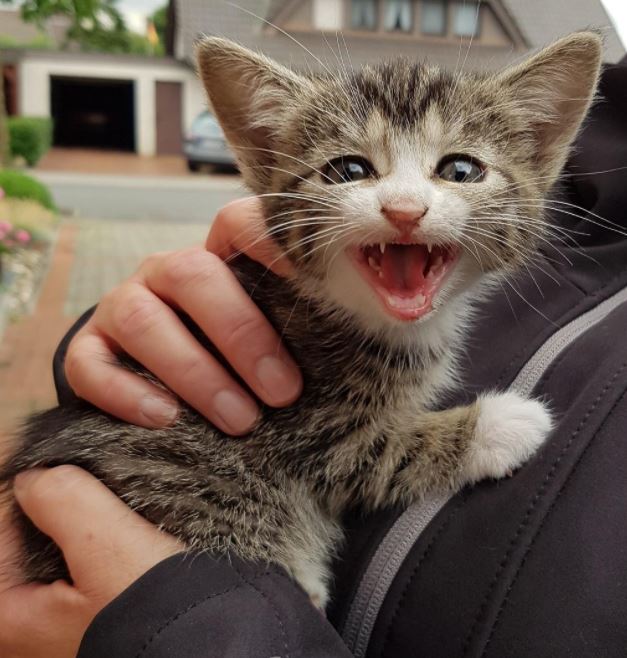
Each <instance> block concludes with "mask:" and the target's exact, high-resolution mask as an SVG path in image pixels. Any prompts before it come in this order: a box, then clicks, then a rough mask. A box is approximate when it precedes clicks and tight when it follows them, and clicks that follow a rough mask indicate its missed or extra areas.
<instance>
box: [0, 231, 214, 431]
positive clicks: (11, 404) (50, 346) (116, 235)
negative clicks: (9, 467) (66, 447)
mask: <svg viewBox="0 0 627 658" xmlns="http://www.w3.org/2000/svg"><path fill="white" fill-rule="evenodd" d="M206 230H207V228H206V226H200V225H197V224H180V223H176V224H167V223H161V224H159V226H158V229H157V230H156V229H155V225H154V224H153V223H151V222H140V221H133V222H122V221H102V220H86V219H85V220H72V221H65V222H64V223H63V224H62V225H61V228H60V231H59V235H58V239H57V242H56V245H55V249H54V252H53V255H52V259H51V263H50V269H49V271H48V273H47V275H46V278H45V281H44V284H43V286H42V289H41V291H40V296H39V299H38V301H37V304H36V307H35V310H34V313H33V314H32V315H31V316H27V317H23V318H21V319H20V320H19V321H17V322H16V323H14V324H11V325H9V326H8V327H7V329H6V331H5V333H4V336H2V337H1V339H0V341H1V342H0V439H2V437H3V436H6V435H8V434H9V433H10V430H11V429H12V428H14V427H15V426H16V423H17V422H18V421H19V419H20V418H23V417H24V416H25V415H27V414H29V413H31V412H33V411H36V410H39V409H45V408H46V407H49V406H52V405H54V404H55V401H56V396H55V391H54V385H53V380H52V356H53V354H54V351H55V349H56V346H57V345H58V343H59V341H60V340H61V338H62V337H63V335H64V334H65V332H66V331H67V330H68V329H69V327H70V326H71V325H72V323H73V322H74V320H75V319H76V318H77V317H78V316H79V315H80V314H81V313H82V311H84V310H85V309H86V308H89V307H90V306H92V305H93V304H94V303H96V302H97V301H98V299H100V297H102V295H103V294H104V293H105V292H106V291H107V290H109V289H110V288H112V287H114V286H115V285H117V284H118V283H119V282H121V281H122V280H124V279H125V278H126V277H128V276H129V275H130V274H131V273H132V272H133V271H134V270H135V269H136V268H137V266H138V265H139V263H140V262H141V260H142V258H144V257H145V256H147V255H148V254H150V253H154V252H156V251H164V250H171V249H179V248H181V247H184V246H189V245H192V244H198V243H202V241H203V239H204V237H205V233H206Z"/></svg>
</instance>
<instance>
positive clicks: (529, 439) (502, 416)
mask: <svg viewBox="0 0 627 658" xmlns="http://www.w3.org/2000/svg"><path fill="white" fill-rule="evenodd" d="M552 427H553V423H552V420H551V414H550V413H549V411H548V409H547V408H546V406H545V405H544V404H543V403H542V402H539V401H538V400H529V399H528V398H524V397H521V396H520V395H518V394H517V393H493V394H489V395H485V396H482V397H481V398H480V399H479V418H478V420H477V426H476V428H475V436H474V437H473V440H472V442H471V444H470V446H469V448H468V454H467V456H466V463H465V467H464V476H465V479H466V481H467V482H477V481H479V480H483V479H484V478H487V477H491V478H502V477H503V476H505V475H510V474H511V473H512V471H513V470H515V469H517V468H518V467H519V466H522V464H524V463H525V462H526V461H527V460H528V459H530V458H531V456H532V455H533V454H534V453H535V452H536V451H537V450H538V448H539V447H540V446H541V445H542V444H543V443H544V441H545V440H546V438H547V436H548V435H549V433H550V431H551V429H552Z"/></svg>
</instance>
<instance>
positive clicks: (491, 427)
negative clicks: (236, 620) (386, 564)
mask: <svg viewBox="0 0 627 658" xmlns="http://www.w3.org/2000/svg"><path fill="white" fill-rule="evenodd" d="M600 58H601V41H600V38H599V37H598V36H597V35H596V34H593V33H586V32H584V33H577V34H573V35H571V36H569V37H566V38H564V39H562V40H560V41H558V42H557V43H555V44H553V45H552V46H550V47H548V48H547V49H545V50H543V51H542V52H540V53H539V54H537V55H535V56H534V57H531V58H530V59H528V60H527V61H525V62H523V63H521V64H518V65H516V66H514V67H512V68H509V69H507V70H505V71H503V72H501V73H497V74H466V73H461V72H457V73H455V74H451V73H448V72H446V71H442V70H440V69H438V68H434V67H430V66H426V65H424V64H416V63H412V62H408V61H404V60H398V61H392V62H389V63H384V64H381V65H378V66H372V67H371V66H368V67H365V68H363V69H362V70H360V71H356V72H346V71H345V72H342V73H341V74H336V75H331V74H326V73H323V74H321V75H318V76H304V75H301V74H298V73H295V72H292V71H290V70H288V69H286V68H284V67H282V66H280V65H278V64H276V63H274V62H272V61H270V60H268V59H266V58H265V57H262V56H260V55H257V54H254V53H252V52H250V51H248V50H246V49H245V48H242V47H240V46H238V45H236V44H234V43H231V42H229V41H226V40H224V39H220V38H207V39H205V40H204V41H203V42H202V43H200V45H199V49H198V59H199V66H200V71H201V74H202V78H203V81H204V83H205V86H206V89H207V92H208V95H209V98H210V101H211V104H212V106H213V108H214V111H215V112H216V114H217V116H218V118H219V120H220V122H221V124H222V126H223V128H224V131H225V134H226V136H227V138H228V140H229V143H230V144H231V146H232V147H233V149H234V151H235V152H236V153H237V157H238V161H239V164H240V167H241V170H242V173H243V176H244V179H245V181H246V183H247V184H248V186H249V187H250V189H251V190H252V191H253V192H255V193H256V194H259V195H260V196H261V200H262V204H263V209H264V213H265V218H266V220H265V221H266V225H267V229H268V230H267V232H268V234H269V235H272V236H273V237H274V239H275V240H276V241H277V242H278V243H279V244H280V245H281V247H282V248H283V249H284V251H285V253H286V254H288V256H289V257H290V258H291V260H292V262H293V264H294V265H295V268H296V271H297V275H296V277H295V278H294V279H293V280H289V281H288V280H282V279H279V278H278V277H276V276H274V275H273V274H272V273H270V272H267V271H266V270H265V269H264V268H262V267H261V266H260V265H258V264H257V263H254V262H252V261H250V260H248V259H247V258H245V257H239V258H238V259H237V260H236V261H234V262H233V264H232V266H233V270H234V272H235V273H236V274H237V276H238V277H239V279H240V281H241V282H242V284H243V285H244V287H245V288H246V289H247V290H248V292H249V294H250V295H251V296H252V297H253V299H254V300H255V302H256V303H257V304H258V305H259V306H260V307H261V308H262V309H263V311H264V312H265V313H266V314H267V315H268V317H269V318H270V320H271V321H272V322H273V324H274V326H275V327H276V328H277V329H278V331H279V332H280V333H281V335H282V336H283V338H284V340H285V342H286V344H287V345H288V346H289V348H290V350H291V351H292V353H293V354H294V356H295V358H296V360H297V361H298V363H299V364H300V365H301V367H302V370H303V374H304V381H305V389H304V393H303V395H302V397H301V398H300V399H299V400H298V401H297V402H296V403H295V404H294V405H292V406H291V407H290V408H287V409H272V408H265V409H264V410H263V417H262V419H261V421H260V422H259V425H258V426H257V427H256V429H255V430H254V431H252V432H251V433H250V435H249V436H248V437H246V438H244V439H232V438H229V437H227V436H225V435H224V434H222V433H221V432H219V431H218V430H216V429H215V428H214V427H212V426H210V425H208V424H207V422H206V421H205V419H204V418H201V417H200V416H199V415H198V414H197V413H196V412H195V411H193V410H192V409H190V408H187V407H184V409H183V411H182V413H181V415H180V417H179V418H178V420H177V421H176V424H175V425H174V426H173V427H171V428H168V429H163V430H147V429H142V428H140V427H134V426H132V425H126V424H124V423H122V422H120V421H118V420H116V419H114V418H111V417H110V416H108V415H106V414H104V413H101V412H100V411H98V410H96V409H94V408H93V407H91V406H90V405H88V404H86V403H84V402H82V401H77V402H76V403H75V404H73V405H69V406H66V407H63V408H57V409H53V410H51V411H47V412H44V413H41V414H38V415H36V416H34V417H32V418H31V419H30V420H29V421H28V423H27V426H26V429H25V431H24V433H23V435H22V437H21V442H20V445H19V446H18V447H17V449H16V450H15V452H14V454H13V456H12V457H11V459H10V460H9V462H8V464H7V465H6V466H5V468H4V471H3V473H2V479H3V480H4V483H5V485H7V487H8V486H9V485H10V482H11V479H12V477H13V476H14V474H15V473H17V472H19V471H21V470H23V469H26V468H30V467H34V466H51V465H57V464H64V463H71V464H77V465H79V466H82V467H83V468H86V469H87V470H89V471H91V472H92V473H94V474H95V475H96V476H98V477H99V478H101V479H102V480H103V481H104V482H105V483H106V484H107V485H108V486H109V487H110V488H111V489H112V490H113V491H115V492H116V493H117V494H118V495H119V496H121V497H122V498H123V499H124V500H125V501H126V502H127V503H128V504H129V505H130V506H131V507H133V508H134V509H136V510H137V511H139V512H140V513H141V514H143V515H144V516H145V517H146V518H147V519H149V520H150V521H152V522H153V523H155V524H158V525H159V526H160V527H161V528H163V529H164V530H166V531H168V532H170V533H172V534H174V535H176V536H177V537H179V538H180V539H181V540H182V541H183V542H184V543H185V544H186V545H187V546H188V547H189V548H190V550H208V551H211V552H213V553H215V554H223V553H226V552H227V551H233V552H234V553H236V554H238V555H240V556H242V557H243V558H248V559H251V560H262V561H268V562H273V563H278V564H280V565H282V566H283V567H285V568H286V569H287V571H288V572H289V573H290V574H291V575H292V576H293V577H294V578H295V579H296V580H297V581H298V582H299V583H300V584H301V585H302V586H303V587H304V588H305V590H306V591H307V592H308V593H309V594H310V596H311V597H312V600H313V601H314V602H315V603H316V604H317V605H319V606H324V605H325V603H326V602H327V598H328V593H327V592H328V583H329V562H330V558H331V556H332V554H333V552H334V550H335V549H336V548H337V546H338V543H339V542H340V541H341V538H342V530H341V527H340V519H341V516H342V513H343V512H344V511H345V510H346V509H347V508H349V507H352V506H361V507H362V508H365V509H368V510H373V509H376V508H380V507H382V506H385V505H391V504H399V503H400V504H402V505H407V504H409V503H410V502H411V501H413V500H415V499H417V498H419V497H420V496H422V495H423V494H424V493H425V492H426V491H428V490H433V489H446V490H457V489H459V488H460V487H462V486H463V485H465V484H467V483H473V482H476V481H478V480H481V479H482V478H487V477H492V478H500V477H502V476H504V475H505V474H507V473H509V472H510V471H511V470H512V469H516V468H517V467H519V466H520V465H521V464H523V463H524V462H525V461H526V460H528V459H529V458H530V457H531V455H533V454H534V452H535V451H536V450H537V449H538V448H539V446H540V445H541V444H542V443H543V441H544V440H545V438H546V436H547V434H548V432H549V430H550V428H551V419H550V416H549V413H548V412H547V410H546V408H545V407H544V405H543V404H542V403H540V402H538V401H533V400H528V399H524V398H522V397H520V396H518V395H517V394H515V393H487V394H485V395H483V396H482V397H480V398H479V399H478V400H477V401H476V402H474V403H473V404H470V405H468V406H461V407H456V408H452V409H447V410H444V411H435V410H434V409H435V407H436V405H437V403H438V401H439V400H441V396H442V393H443V392H444V391H445V390H446V389H447V388H449V387H451V386H453V385H456V384H458V383H459V379H460V374H459V372H458V368H457V366H456V354H457V353H458V352H459V350H460V348H462V347H463V344H464V338H465V335H466V327H467V324H468V317H469V315H470V313H471V309H472V304H473V302H474V301H475V300H477V299H478V298H479V296H480V295H481V294H482V292H483V291H484V290H487V289H488V288H489V287H490V286H491V285H493V284H494V282H495V281H497V280H498V278H499V277H502V276H504V275H507V274H509V273H511V272H512V271H513V270H514V269H515V268H517V267H518V266H519V265H521V264H524V263H526V262H528V261H529V260H530V259H532V258H533V257H534V256H536V255H537V253H538V248H539V247H540V246H541V245H542V242H543V241H544V240H546V239H547V237H546V236H547V235H548V232H547V227H546V225H545V223H544V221H543V214H544V211H543V199H544V197H545V195H546V194H547V192H548V190H549V189H550V188H551V186H552V185H553V183H554V182H555V181H556V179H557V177H558V175H559V172H560V170H561V168H562V166H563V164H564V162H565V159H566V156H567V153H568V150H569V146H570V144H571V142H572V140H573V139H574V137H575V135H576V133H577V131H578V130H579V127H580V124H581V122H582V120H583V118H584V116H585V114H586V111H587V110H588V107H589V106H590V103H591V102H592V99H593V96H594V93H595V88H596V83H597V78H598V74H599V67H600ZM179 265H180V267H179V268H178V269H177V270H176V273H173V276H177V277H181V282H183V281H184V280H185V267H184V263H180V264H179ZM215 312H216V313H219V312H220V310H219V309H216V310H215ZM126 364H127V366H128V367H130V368H134V369H136V370H138V371H140V372H143V371H142V370H141V368H140V367H139V366H138V365H137V364H133V363H131V362H130V361H128V360H127V361H126ZM143 374H144V375H145V376H149V375H148V374H147V373H145V372H144V373H143ZM16 514H17V515H18V517H19V521H20V523H21V527H22V529H23V537H24V551H23V558H24V559H23V564H22V568H23V573H24V579H25V580H43V581H53V580H55V579H58V578H67V577H68V574H67V569H66V567H65V565H64V563H63V560H62V557H61V555H60V553H59V551H58V550H57V549H56V547H54V546H53V545H52V544H51V542H50V541H49V540H48V539H47V538H46V537H44V536H43V535H42V534H41V533H39V532H38V531H37V530H35V529H34V527H33V526H32V525H31V524H30V523H29V522H28V521H27V520H26V519H25V518H24V517H23V516H21V515H20V513H19V512H16Z"/></svg>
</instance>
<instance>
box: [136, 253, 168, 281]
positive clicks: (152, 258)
mask: <svg viewBox="0 0 627 658" xmlns="http://www.w3.org/2000/svg"><path fill="white" fill-rule="evenodd" d="M172 253H173V252H172V251H157V252H155V253H154V254H150V255H149V256H146V258H144V260H143V261H142V262H141V264H140V265H139V267H138V268H137V274H140V275H141V274H145V273H146V272H149V271H153V270H155V269H158V268H159V267H160V266H161V263H163V261H164V260H166V259H167V258H169V257H170V256H171V255H172Z"/></svg>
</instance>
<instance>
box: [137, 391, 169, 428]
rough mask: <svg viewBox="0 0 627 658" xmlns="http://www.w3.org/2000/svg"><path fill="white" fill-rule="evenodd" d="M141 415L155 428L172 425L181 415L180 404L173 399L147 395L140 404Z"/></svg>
mask: <svg viewBox="0 0 627 658" xmlns="http://www.w3.org/2000/svg"><path fill="white" fill-rule="evenodd" d="M139 411H140V413H141V414H142V415H143V416H144V417H145V418H146V419H147V420H148V421H149V422H150V424H151V425H154V426H155V427H164V426H165V425H171V424H172V423H173V422H174V420H175V419H176V417H177V415H178V413H179V407H178V404H176V402H175V401H174V400H172V399H171V398H166V397H160V396H158V395H146V396H144V397H143V398H142V400H141V402H140V403H139Z"/></svg>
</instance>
